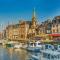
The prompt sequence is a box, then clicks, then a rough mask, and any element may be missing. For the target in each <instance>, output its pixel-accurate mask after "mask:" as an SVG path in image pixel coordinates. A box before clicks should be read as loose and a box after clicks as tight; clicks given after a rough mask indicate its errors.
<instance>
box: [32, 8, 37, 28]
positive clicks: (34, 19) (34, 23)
mask: <svg viewBox="0 0 60 60" xmlns="http://www.w3.org/2000/svg"><path fill="white" fill-rule="evenodd" d="M32 28H33V29H34V28H36V15H35V8H34V10H33V15H32Z"/></svg>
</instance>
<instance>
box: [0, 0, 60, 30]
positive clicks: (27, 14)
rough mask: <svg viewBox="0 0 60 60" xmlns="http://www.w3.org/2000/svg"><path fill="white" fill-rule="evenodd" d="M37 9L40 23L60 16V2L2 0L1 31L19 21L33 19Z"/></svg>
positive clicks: (48, 0) (0, 5) (0, 7)
mask: <svg viewBox="0 0 60 60" xmlns="http://www.w3.org/2000/svg"><path fill="white" fill-rule="evenodd" d="M34 8H35V12H36V20H37V21H39V22H42V21H45V20H47V19H49V18H50V19H51V20H52V19H53V18H54V17H55V16H58V15H60V0H0V31H2V30H3V29H4V28H5V27H6V26H7V25H8V22H9V24H14V23H18V22H19V20H30V21H31V19H32V13H33V9H34Z"/></svg>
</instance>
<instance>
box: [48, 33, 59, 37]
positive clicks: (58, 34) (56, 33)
mask: <svg viewBox="0 0 60 60" xmlns="http://www.w3.org/2000/svg"><path fill="white" fill-rule="evenodd" d="M49 36H58V37H59V36H60V34H58V33H56V34H49Z"/></svg>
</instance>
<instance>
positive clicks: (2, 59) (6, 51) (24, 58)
mask: <svg viewBox="0 0 60 60" xmlns="http://www.w3.org/2000/svg"><path fill="white" fill-rule="evenodd" d="M42 54H43V53H40V52H31V51H27V50H25V49H14V48H6V47H2V46H0V60H56V59H48V58H44V57H43V56H42ZM57 60H59V59H57Z"/></svg>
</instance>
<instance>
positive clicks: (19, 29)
mask: <svg viewBox="0 0 60 60" xmlns="http://www.w3.org/2000/svg"><path fill="white" fill-rule="evenodd" d="M36 34H37V21H36V17H35V9H34V10H33V16H32V21H22V20H21V21H20V22H19V23H18V24H14V25H13V24H12V25H8V26H7V27H6V29H5V34H4V35H5V37H6V38H7V39H10V40H27V39H29V38H33V37H34V36H36Z"/></svg>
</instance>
